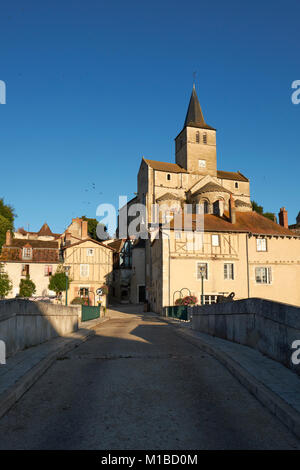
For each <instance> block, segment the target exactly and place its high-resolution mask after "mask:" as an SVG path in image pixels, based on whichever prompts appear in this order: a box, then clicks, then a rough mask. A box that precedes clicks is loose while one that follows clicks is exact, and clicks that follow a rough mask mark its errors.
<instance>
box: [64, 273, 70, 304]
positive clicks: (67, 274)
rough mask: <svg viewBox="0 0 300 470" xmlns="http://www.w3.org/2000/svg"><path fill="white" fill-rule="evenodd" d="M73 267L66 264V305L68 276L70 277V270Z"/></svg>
mask: <svg viewBox="0 0 300 470" xmlns="http://www.w3.org/2000/svg"><path fill="white" fill-rule="evenodd" d="M70 269H71V266H64V271H65V275H66V305H68V287H69V286H68V277H69V271H70Z"/></svg>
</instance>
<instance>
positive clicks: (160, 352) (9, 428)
mask: <svg viewBox="0 0 300 470" xmlns="http://www.w3.org/2000/svg"><path fill="white" fill-rule="evenodd" d="M0 449H114V450H115V449H166V450H168V449H193V450H194V449H199V450H200V449H300V443H299V440H297V439H296V438H295V437H294V436H293V435H292V434H291V433H290V432H289V431H288V430H287V429H286V428H285V426H283V425H282V424H281V423H280V422H279V421H278V420H277V419H276V418H274V417H273V416H272V415H271V414H270V413H269V412H268V411H267V410H266V409H265V408H264V407H263V406H262V405H260V403H259V402H257V401H256V399H255V398H254V397H252V396H251V395H250V394H249V393H248V392H247V391H246V390H245V389H244V388H243V387H242V386H241V385H240V384H239V383H238V382H237V380H236V379H235V378H233V377H232V375H231V374H230V373H229V372H228V371H227V370H226V369H225V368H224V367H223V366H222V365H221V364H219V363H218V362H217V361H216V360H215V359H213V358H212V357H210V356H209V355H208V354H206V353H203V352H201V351H200V350H199V349H198V348H196V347H195V346H194V345H192V344H190V343H189V342H187V341H186V340H185V339H183V338H181V337H179V336H177V335H176V333H175V332H174V329H173V327H172V326H170V325H167V324H165V323H164V322H161V321H160V320H159V318H157V317H154V316H151V315H147V314H141V315H138V314H137V315H134V314H128V313H127V314H126V313H118V312H115V313H114V315H113V318H112V319H111V320H110V321H108V322H106V323H104V324H102V325H101V326H100V327H99V328H98V330H97V335H96V336H95V337H92V338H91V339H89V340H88V341H87V342H86V343H84V344H82V345H81V346H79V347H78V348H76V349H74V350H73V351H72V352H70V353H69V354H68V355H67V356H65V357H62V358H60V360H57V361H56V363H55V364H54V365H53V366H52V367H51V368H50V369H48V371H47V372H46V373H45V374H44V375H43V377H42V378H41V379H40V380H39V381H38V382H37V383H36V384H35V385H34V386H33V387H32V388H31V389H30V390H29V391H28V392H27V393H26V394H25V395H24V396H23V397H22V398H21V400H20V401H19V402H18V403H17V404H16V405H15V406H14V407H13V408H12V409H11V410H10V411H9V412H8V413H7V415H5V416H4V417H3V418H2V419H1V420H0Z"/></svg>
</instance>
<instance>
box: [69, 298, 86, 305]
mask: <svg viewBox="0 0 300 470" xmlns="http://www.w3.org/2000/svg"><path fill="white" fill-rule="evenodd" d="M86 301H87V300H86V299H85V298H84V297H74V299H73V300H72V302H71V305H85V303H86Z"/></svg>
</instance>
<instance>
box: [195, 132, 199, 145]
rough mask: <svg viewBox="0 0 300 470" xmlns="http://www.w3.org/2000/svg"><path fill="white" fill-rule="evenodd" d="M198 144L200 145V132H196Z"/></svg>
mask: <svg viewBox="0 0 300 470" xmlns="http://www.w3.org/2000/svg"><path fill="white" fill-rule="evenodd" d="M196 143H197V144H199V143H200V132H199V131H197V132H196Z"/></svg>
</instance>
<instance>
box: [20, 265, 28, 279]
mask: <svg viewBox="0 0 300 470" xmlns="http://www.w3.org/2000/svg"><path fill="white" fill-rule="evenodd" d="M21 276H29V264H22V271H21Z"/></svg>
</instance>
